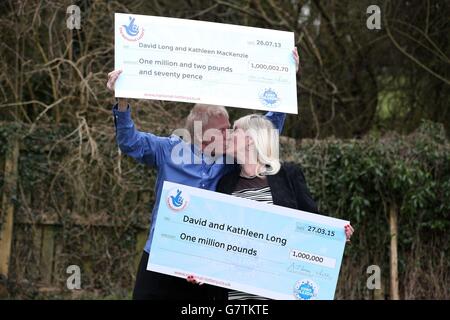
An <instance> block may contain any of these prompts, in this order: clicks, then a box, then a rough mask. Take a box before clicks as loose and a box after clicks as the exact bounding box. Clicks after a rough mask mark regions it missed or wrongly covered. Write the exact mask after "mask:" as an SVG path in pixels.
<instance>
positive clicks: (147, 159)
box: [113, 102, 168, 166]
mask: <svg viewBox="0 0 450 320" xmlns="http://www.w3.org/2000/svg"><path fill="white" fill-rule="evenodd" d="M122 107H123V106H122ZM121 110H123V111H121ZM113 116H114V125H115V129H116V140H117V144H118V146H119V148H120V150H121V151H122V152H123V153H125V154H126V155H128V156H130V157H132V158H134V159H135V160H137V161H139V162H141V163H145V164H147V165H150V166H158V165H159V162H160V161H159V158H160V155H161V154H162V153H163V146H164V145H165V144H167V143H168V141H167V140H168V138H164V137H158V136H156V135H154V134H151V133H146V132H141V131H139V130H137V129H136V128H135V125H134V122H133V120H132V119H131V110H130V106H129V105H127V106H126V107H125V110H124V108H121V107H120V102H119V103H117V104H115V105H114V107H113Z"/></svg>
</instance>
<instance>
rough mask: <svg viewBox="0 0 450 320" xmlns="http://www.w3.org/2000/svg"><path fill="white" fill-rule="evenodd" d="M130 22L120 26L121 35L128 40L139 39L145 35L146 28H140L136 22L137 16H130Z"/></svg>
mask: <svg viewBox="0 0 450 320" xmlns="http://www.w3.org/2000/svg"><path fill="white" fill-rule="evenodd" d="M128 19H129V22H128V24H123V25H121V26H120V28H119V31H120V34H121V36H122V37H123V38H124V39H125V40H128V41H138V40H140V39H142V37H143V36H144V28H140V27H139V26H138V25H137V24H136V23H135V20H136V18H133V17H132V16H129V17H128Z"/></svg>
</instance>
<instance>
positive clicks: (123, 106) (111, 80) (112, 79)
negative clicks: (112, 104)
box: [106, 69, 128, 111]
mask: <svg viewBox="0 0 450 320" xmlns="http://www.w3.org/2000/svg"><path fill="white" fill-rule="evenodd" d="M122 71H123V70H121V69H120V70H114V71H111V72H110V73H108V82H107V83H106V87H107V88H108V89H109V90H111V91H114V88H115V86H116V81H117V78H119V76H120V74H121V73H122ZM118 100H119V111H126V110H127V107H128V103H127V100H126V99H123V98H119V99H118Z"/></svg>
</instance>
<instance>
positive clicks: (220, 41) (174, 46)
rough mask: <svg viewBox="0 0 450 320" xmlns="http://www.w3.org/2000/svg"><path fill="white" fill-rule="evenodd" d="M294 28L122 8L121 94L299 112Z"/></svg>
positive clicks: (118, 24) (118, 40)
mask: <svg viewBox="0 0 450 320" xmlns="http://www.w3.org/2000/svg"><path fill="white" fill-rule="evenodd" d="M293 49H294V33H293V32H286V31H278V30H270V29H262V28H253V27H244V26H237V25H230V24H221V23H213V22H205V21H194V20H186V19H177V18H165V17H154V16H144V15H137V14H122V13H116V14H115V56H114V59H115V60H114V62H115V69H122V70H123V73H122V74H121V76H120V77H119V78H118V80H117V82H116V87H115V95H116V97H128V98H139V99H156V100H169V101H182V102H192V103H205V104H213V105H224V106H231V107H238V108H248V109H257V110H268V111H277V112H285V113H294V114H297V86H296V70H295V68H296V66H295V60H294V58H293V55H292V50H293Z"/></svg>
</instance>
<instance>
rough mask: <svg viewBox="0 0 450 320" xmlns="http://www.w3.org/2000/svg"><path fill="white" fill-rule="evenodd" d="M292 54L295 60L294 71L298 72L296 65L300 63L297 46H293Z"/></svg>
mask: <svg viewBox="0 0 450 320" xmlns="http://www.w3.org/2000/svg"><path fill="white" fill-rule="evenodd" d="M292 55H293V56H294V60H295V72H298V66H299V65H300V58H299V56H298V51H297V47H295V48H294V50H292Z"/></svg>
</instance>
